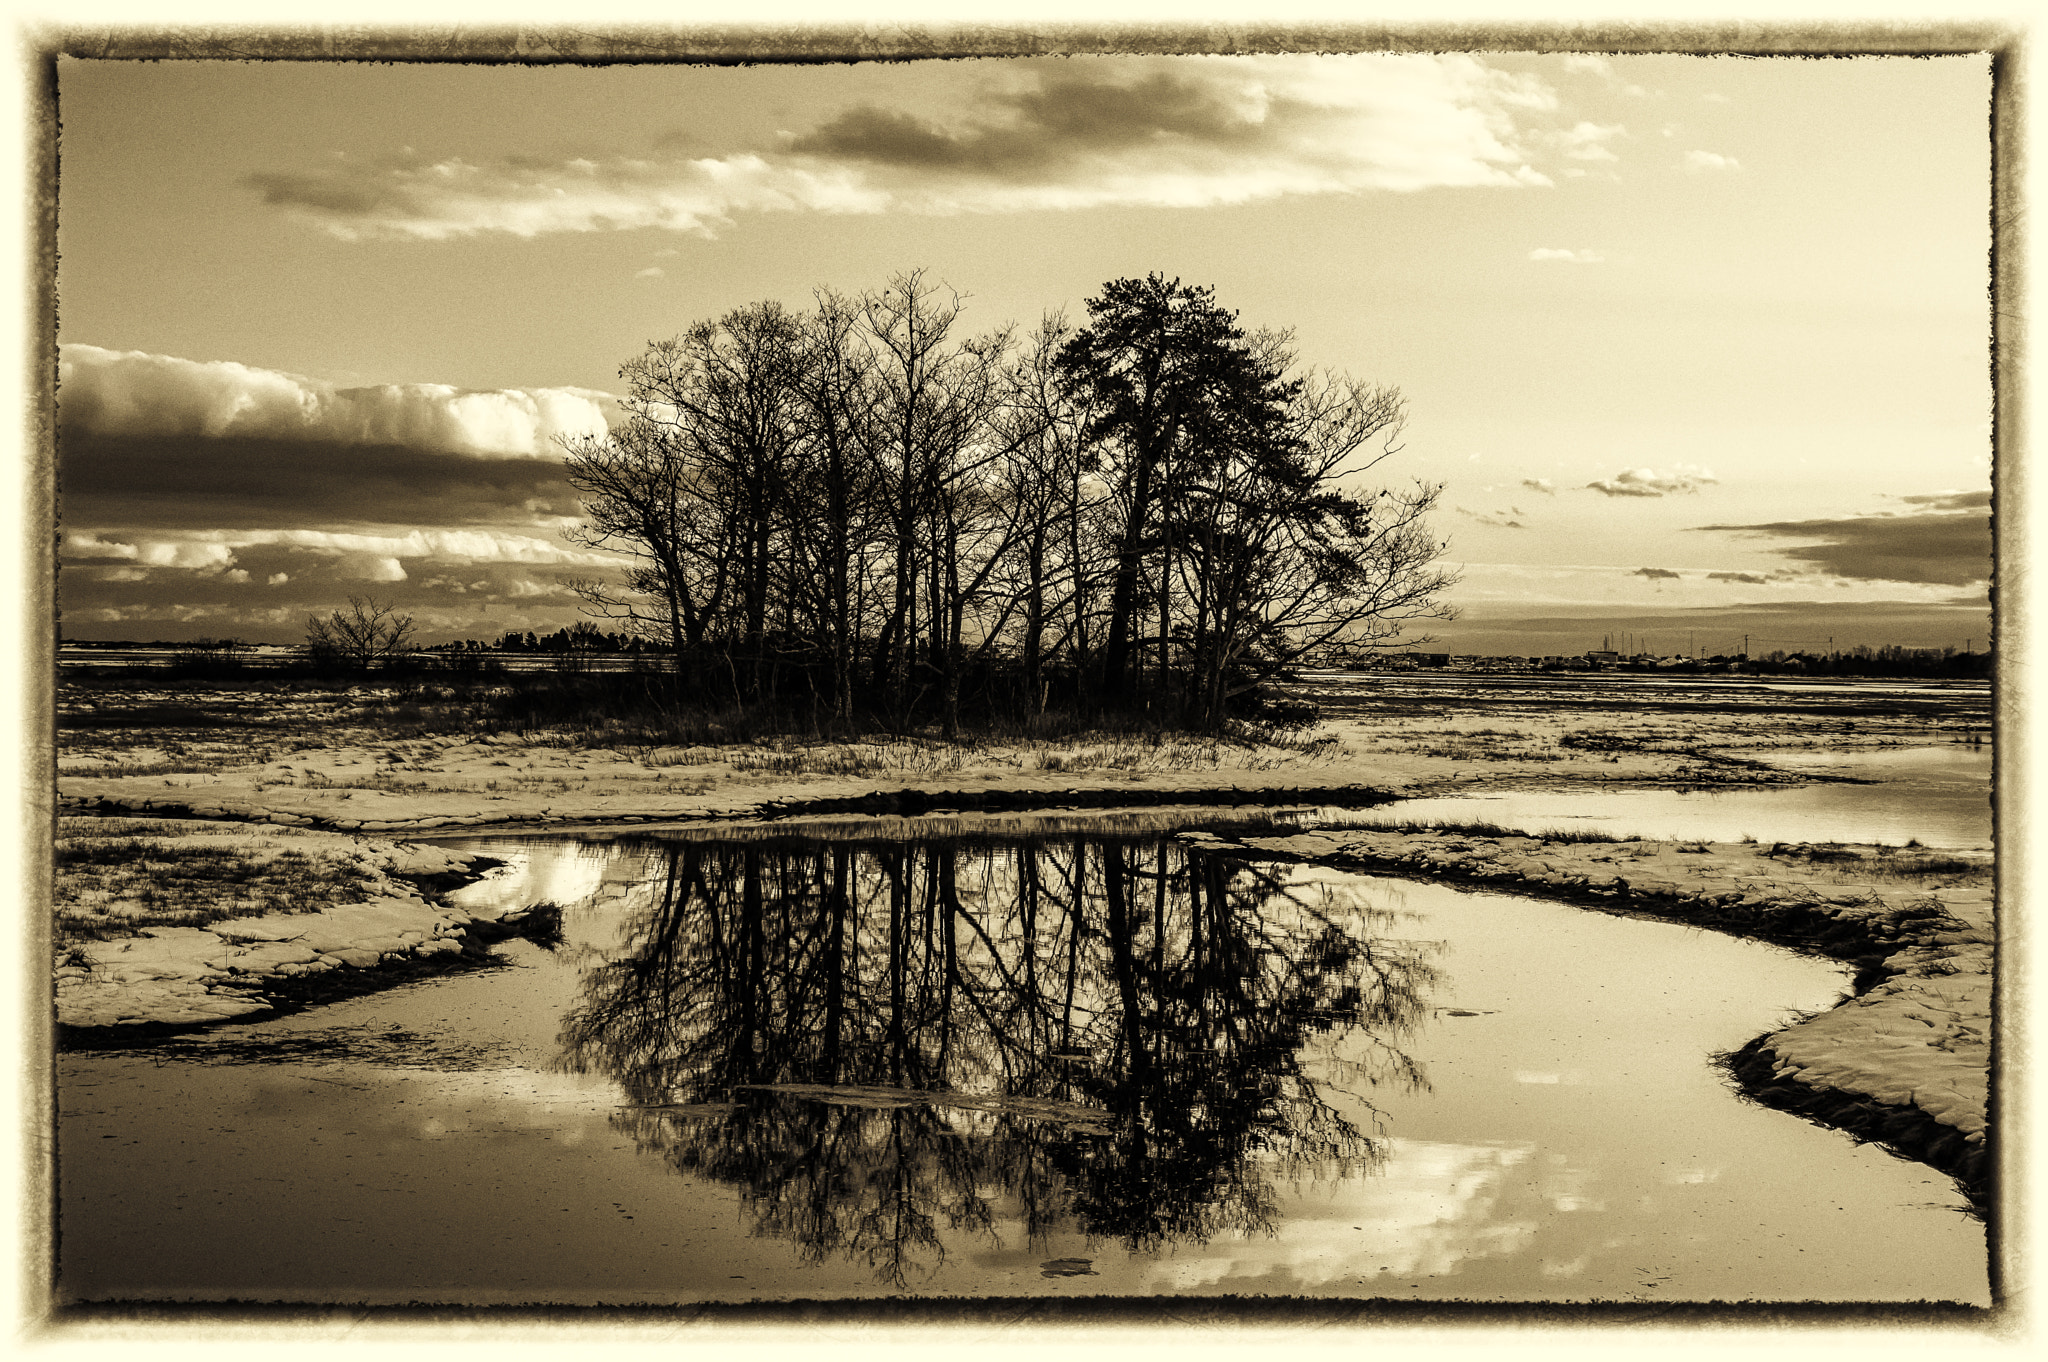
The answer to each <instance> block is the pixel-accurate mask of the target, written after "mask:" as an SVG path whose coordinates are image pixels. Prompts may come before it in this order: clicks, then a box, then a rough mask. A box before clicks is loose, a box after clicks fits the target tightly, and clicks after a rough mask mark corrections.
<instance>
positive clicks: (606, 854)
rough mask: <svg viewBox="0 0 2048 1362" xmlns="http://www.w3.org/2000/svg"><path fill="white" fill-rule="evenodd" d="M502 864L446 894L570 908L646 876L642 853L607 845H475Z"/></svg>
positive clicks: (475, 901) (453, 897)
mask: <svg viewBox="0 0 2048 1362" xmlns="http://www.w3.org/2000/svg"><path fill="white" fill-rule="evenodd" d="M480 850H482V851H483V853H484V854H485V855H488V856H491V857H494V858H496V859H498V860H501V861H503V862H505V864H504V865H503V866H501V867H499V868H498V869H497V870H495V871H493V872H492V873H491V874H490V875H488V876H487V877H485V878H484V879H482V880H479V881H478V882H477V883H475V884H472V885H468V886H465V887H464V888H462V889H459V890H457V891H455V893H454V894H452V895H450V898H451V900H452V901H454V902H456V903H469V904H491V905H493V906H500V905H503V906H511V907H518V908H524V907H526V906H527V905H529V904H535V903H554V904H559V905H561V906H562V907H564V908H573V907H575V906H577V905H579V904H581V903H583V902H585V901H586V900H589V899H592V898H595V897H598V896H600V895H601V894H603V893H604V891H606V890H610V891H612V895H617V894H619V893H623V892H625V891H627V890H629V889H631V888H632V887H634V886H638V885H642V884H644V883H645V882H646V880H647V875H648V871H647V867H646V858H645V857H641V856H628V855H619V854H617V853H615V852H614V851H613V850H612V849H611V848H609V847H586V846H579V845H573V844H562V845H534V846H503V845H493V846H488V847H483V848H480Z"/></svg>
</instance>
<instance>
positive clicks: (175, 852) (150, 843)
mask: <svg viewBox="0 0 2048 1362" xmlns="http://www.w3.org/2000/svg"><path fill="white" fill-rule="evenodd" d="M142 821H143V820H121V823H122V824H132V823H136V822H142ZM118 826H119V825H117V827H118ZM61 832H62V828H61V826H60V834H61ZM99 832H100V833H101V834H102V835H97V836H74V837H64V836H61V835H60V837H59V839H58V841H57V844H56V847H55V869H56V875H55V885H54V888H55V893H54V900H55V907H56V915H55V926H56V943H57V945H58V946H59V947H69V946H72V945H75V944H76V943H78V942H81V941H91V940H104V939H106V938H108V937H117V936H132V935H134V934H135V933H136V932H137V931H139V930H140V929H142V928H144V927H202V926H205V925H206V924H208V923H211V922H219V921H222V920H224V919H226V918H231V917H252V916H259V915H261V914H265V913H316V912H319V911H320V910H321V909H323V908H329V907H333V906H335V905H337V904H343V903H361V902H363V901H364V900H365V899H367V898H368V897H369V896H370V888H371V886H372V885H373V884H374V883H375V882H376V880H377V878H378V877H377V876H376V875H375V874H374V873H373V872H371V871H368V870H365V869H364V868H362V867H361V866H359V865H357V864H355V863H354V862H351V861H345V860H335V859H330V858H326V857H319V856H312V855H308V854H307V853H305V852H303V851H298V850H295V849H292V848H284V849H281V850H270V849H267V848H266V849H265V850H264V851H263V852H262V853H255V854H252V853H251V852H249V851H243V850H238V849H235V848H232V847H223V846H219V845H214V844H208V843H201V844H196V845H195V844H191V843H186V844H182V845H181V844H179V842H178V841H177V836H178V834H177V833H172V834H170V835H169V836H165V835H161V834H158V835H151V836H147V837H138V836H127V835H120V834H119V832H118V831H117V830H116V829H115V828H104V827H103V828H101V829H99ZM108 833H113V834H114V835H106V834H108Z"/></svg>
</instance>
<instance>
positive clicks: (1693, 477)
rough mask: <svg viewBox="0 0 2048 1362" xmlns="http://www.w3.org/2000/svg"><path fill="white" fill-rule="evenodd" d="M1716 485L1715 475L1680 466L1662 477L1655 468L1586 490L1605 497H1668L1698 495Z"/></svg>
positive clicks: (1591, 485) (1632, 471)
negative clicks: (1693, 493) (1679, 494)
mask: <svg viewBox="0 0 2048 1362" xmlns="http://www.w3.org/2000/svg"><path fill="white" fill-rule="evenodd" d="M1713 481H1715V478H1714V475H1713V474H1712V473H1710V472H1708V471H1707V470H1706V469H1704V468H1694V467H1692V466H1691V465H1689V464H1677V465H1674V466H1673V468H1672V470H1671V471H1670V472H1669V473H1659V472H1658V471H1657V470H1655V469H1654V468H1630V469H1625V470H1624V471H1622V472H1620V473H1617V474H1615V475H1614V476H1613V477H1611V478H1598V479H1595V480H1594V481H1592V482H1589V483H1587V484H1586V486H1587V487H1589V488H1591V489H1592V490H1593V491H1595V492H1598V493H1600V494H1601V495H1602V496H1610V497H1664V496H1670V495H1672V494H1674V493H1678V492H1697V491H1699V490H1700V488H1701V486H1703V485H1704V484H1706V483H1710V482H1713Z"/></svg>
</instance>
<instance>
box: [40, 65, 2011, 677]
mask: <svg viewBox="0 0 2048 1362" xmlns="http://www.w3.org/2000/svg"><path fill="white" fill-rule="evenodd" d="M1990 92H1991V80H1990V66H1989V61H1988V59H1986V58H1981V57H1956V58H1937V59H1913V58H1844V59H1824V60H1801V59H1793V58H1760V59H1740V58H1728V57H1718V58H1710V57H1688V56H1664V57H1630V56H1607V57H1600V56H1591V55H1580V56H1572V55H1515V54H1503V53H1476V54H1456V53H1454V54H1446V55H1415V56H1399V57H1394V56H1382V55H1362V56H1266V57H1259V56H1251V57H1201V56H1189V57H1143V58H1130V57H1119V58H1068V59H1040V60H1029V61H1015V60H995V61H964V62H896V63H867V64H856V65H845V66H825V67H779V66H774V65H763V66H754V67H746V68H696V67H678V66H661V67H597V68H588V69H565V68H498V67H470V66H375V65H367V64H334V65H323V64H317V63H177V62H164V63H153V64H152V63H136V62H93V61H80V60H72V59H66V60H64V61H62V62H61V63H60V65H59V69H58V97H59V110H60V115H61V119H62V126H61V132H60V139H59V146H58V154H59V170H60V176H61V179H60V185H59V197H58V212H59V229H58V247H59V251H60V253H61V260H60V264H59V268H58V279H57V283H58V299H59V325H58V339H59V342H60V363H59V384H60V391H59V478H60V488H59V493H60V506H59V512H60V518H61V530H62V533H63V543H62V547H61V560H62V571H61V575H60V581H59V595H60V611H61V627H62V630H63V634H64V636H65V637H67V638H73V639H136V640H148V639H166V640H170V639H189V638H195V637H203V636H221V635H235V636H239V637H242V638H246V639H250V640H254V641H265V642H280V643H282V642H294V641H298V640H299V639H300V638H302V637H303V635H304V632H305V618H306V616H307V615H308V614H309V613H315V612H325V611H326V610H328V609H332V608H333V607H335V606H337V605H339V604H341V603H342V601H343V599H344V598H345V597H347V596H348V595H350V594H352V593H353V594H362V593H370V594H373V595H375V596H377V597H378V598H379V599H380V600H388V601H393V602H395V603H397V604H398V605H399V606H400V607H401V608H403V609H405V610H407V611H410V612H411V613H412V614H414V615H415V617H416V618H417V620H418V622H419V626H420V633H421V637H422V638H423V640H424V641H426V642H436V641H441V640H445V639H449V638H462V637H474V638H479V639H490V638H495V637H497V636H498V635H499V634H501V633H503V632H505V631H506V630H510V629H520V630H526V629H533V630H537V631H541V632H546V631H549V630H552V629H555V628H559V627H562V626H563V625H566V624H569V623H571V622H572V621H573V620H574V619H575V618H577V614H576V601H575V598H574V596H573V594H572V593H571V592H570V591H569V589H568V587H567V585H566V583H567V582H568V581H569V580H571V579H574V578H577V577H587V576H590V575H593V574H594V573H597V572H601V571H603V570H604V569H605V567H606V564H607V561H608V560H606V559H604V558H603V557H602V556H601V555H597V554H593V553H592V552H590V551H589V550H587V549H584V548H581V547H579V546H577V545H575V544H573V543H572V542H570V541H569V540H567V539H566V538H564V536H563V530H564V529H565V528H566V527H568V526H570V525H572V524H573V523H574V522H575V519H576V516H577V514H578V507H577V503H576V498H575V494H574V492H573V490H572V489H571V488H570V487H569V486H568V485H567V484H566V482H565V481H564V480H563V478H562V474H561V465H560V450H559V447H558V445H557V444H556V437H558V436H563V435H575V434H579V433H586V432H594V431H597V430H600V429H601V428H602V426H603V423H604V422H605V421H606V419H607V418H608V417H609V416H611V415H613V414H615V413H616V410H617V407H616V402H615V398H616V396H617V395H618V394H619V393H621V392H622V391H623V389H622V386H621V383H620V380H619V377H618V370H619V367H620V366H621V365H622V364H623V363H625V362H626V361H627V360H628V359H630V358H631V357H632V356H634V355H635V354H637V353H639V352H640V351H641V350H642V349H644V348H645V346H646V345H647V343H648V342H649V341H652V340H655V339H660V338H665V337H669V336H673V335H676V334H678V333H679V332H681V331H682V330H684V329H685V328H686V327H687V326H689V325H690V324H691V323H692V322H695V321H698V320H702V319H708V318H715V317H717V316H719V315H720V314H722V313H724V312H726V311H728V310H730V309H733V308H736V307H740V306H744V305H746V304H748V303H751V302H755V301H758V300H761V299H777V300H780V301H782V302H784V303H786V304H789V305H791V306H796V307H801V306H804V305H806V304H807V303H808V302H809V300H810V298H811V295H812V291H813V290H814V289H816V288H818V287H821V286H829V287H832V288H835V289H838V290H841V291H859V290H863V289H874V288H879V287H881V286H882V285H884V284H885V283H886V282H887V280H888V278H889V277H890V276H891V275H892V274H895V273H897V272H899V271H903V270H909V269H916V268H923V269H925V270H927V271H928V272H929V274H930V275H931V276H932V277H934V278H936V279H938V280H941V281H943V282H944V283H945V284H947V285H949V286H950V287H952V288H953V289H956V290H957V291H959V292H960V293H961V294H962V295H963V296H964V297H965V299H966V311H965V313H964V315H963V318H962V324H963V325H964V326H967V327H968V328H970V329H972V330H976V331H981V330H993V329H995V328H997V327H1000V326H1002V325H1004V324H1006V323H1011V322H1015V323H1018V324H1019V325H1020V326H1022V327H1024V328H1027V329H1028V328H1029V327H1030V326H1032V325H1034V324H1035V323H1036V322H1037V320H1038V319H1039V317H1040V316H1041V315H1042V314H1044V313H1046V312H1048V311H1052V310H1057V309H1064V310H1065V311H1066V313H1067V314H1068V315H1069V316H1070V317H1073V318H1076V319H1079V318H1081V317H1082V316H1083V315H1084V303H1085V300H1086V299H1087V298H1088V297H1090V296H1091V295H1093V294H1095V293H1096V292H1098V291H1099V290H1100V289H1101V287H1102V285H1103V284H1104V283H1105V282H1107V281H1109V280H1112V279H1115V278H1119V277H1127V276H1142V275H1145V274H1148V273H1152V272H1158V273H1161V274H1164V275H1167V276H1170V277H1178V278H1180V279H1182V280H1183V281H1185V282H1189V283H1196V284H1204V285H1209V286H1211V287H1213V288H1214V290H1215V293H1216V298H1217V301H1218V302H1219V303H1221V304H1222V305H1223V306H1225V307H1227V308H1230V309H1233V310H1235V311H1237V312H1238V313H1239V315H1240V318H1241V320H1242V321H1243V322H1244V323H1245V324H1246V325H1247V326H1248V327H1284V328H1291V329H1292V331H1293V332H1294V336H1295V343H1296V348H1297V350H1298V352H1299V353H1300V355H1301V356H1302V358H1303V360H1304V361H1306V362H1308V363H1311V364H1314V365H1316V366H1318V367H1326V368H1330V369H1335V370H1339V371H1344V372H1348V373H1350V374H1352V375H1354V376H1356V377H1359V378H1362V379H1366V380H1369V381H1371V382H1374V383H1384V384H1390V385H1392V386H1395V387H1397V388H1399V389H1400V390H1401V391H1402V393H1403V394H1404V395H1405V397H1406V400H1407V410H1408V420H1407V425H1406V427H1405V430H1404V431H1403V433H1402V437H1401V441H1400V451H1399V453H1398V454H1396V455H1394V456H1393V457H1391V458H1390V459H1388V460H1386V461H1385V462H1383V463H1381V464H1380V465H1378V466H1377V467H1376V468H1375V469H1373V470H1372V472H1371V474H1370V475H1369V477H1368V482H1371V483H1379V482H1387V483H1402V482H1405V481H1407V480H1409V479H1413V478H1422V479H1426V480H1429V481H1432V482H1441V483H1442V484H1444V492H1443V496H1442V501H1441V506H1440V509H1439V511H1438V513H1437V515H1436V517H1435V519H1434V526H1435V529H1436V530H1437V532H1438V533H1439V534H1440V535H1441V536H1442V537H1443V538H1445V539H1446V540H1448V541H1449V542H1448V548H1447V549H1446V552H1445V555H1444V557H1445V561H1446V563H1447V564H1448V565H1450V566H1452V567H1453V568H1455V569H1456V570H1457V571H1458V572H1459V574H1460V581H1459V583H1458V585H1457V586H1456V587H1454V588H1453V589H1452V590H1451V592H1450V593H1449V600H1450V601H1451V602H1452V603H1453V604H1454V605H1455V606H1456V607H1457V608H1458V611H1459V617H1458V618H1457V619H1456V620H1454V621H1452V622H1449V623H1445V624H1442V625H1438V626H1435V627H1433V628H1432V629H1430V630H1429V631H1428V633H1429V634H1430V635H1432V636H1433V637H1434V639H1435V642H1434V643H1431V644H1428V645H1426V646H1429V647H1431V648H1433V649H1441V650H1446V651H1452V652H1461V653H1463V652H1470V653H1482V654H1490V653H1507V654H1537V655H1541V654H1551V653H1575V652H1583V651H1585V650H1587V649H1589V648H1598V647H1602V646H1604V645H1612V646H1616V647H1621V646H1624V645H1626V646H1627V647H1629V648H1630V650H1631V651H1633V650H1637V649H1641V650H1645V651H1652V652H1658V653H1666V654H1669V653H1683V652H1689V651H1697V652H1699V653H1701V654H1708V653H1721V652H1734V651H1738V650H1739V649H1740V647H1741V646H1743V640H1744V638H1745V636H1746V637H1747V639H1748V646H1749V648H1750V650H1751V651H1752V652H1756V653H1763V652H1769V651H1772V650H1775V649H1783V650H1786V651H1791V650H1794V649H1799V648H1809V649H1820V648H1826V647H1828V646H1830V645H1832V646H1835V647H1840V648H1847V647H1853V646H1857V645H1859V644H1860V645H1871V646H1879V645H1884V644H1894V643H1896V644H1905V645H1909V646H1952V647H1957V648H1961V647H1964V646H1974V647H1976V648H1978V649H1982V648H1983V647H1984V646H1985V645H1986V642H1987V638H1988V633H1989V628H1990V622H1989V604H1988V600H1987V594H1986V581H1987V578H1988V577H1989V574H1990V567H1991V564H1990V532H1989V527H1988V502H1989V492H1990V485H1991V483H1990V478H1991V449H1990V440H1991V435H1990V430H1991V426H1990V421H1991V385H1990V378H1989V349H1988V347H1989V326H1990V309H1989V302H1988V289H1989V283H1990V273H1989V249H1990V235H1989V225H1988V221H1989V194H1990V146H1989V121H1988V111H1989V100H1990Z"/></svg>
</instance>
